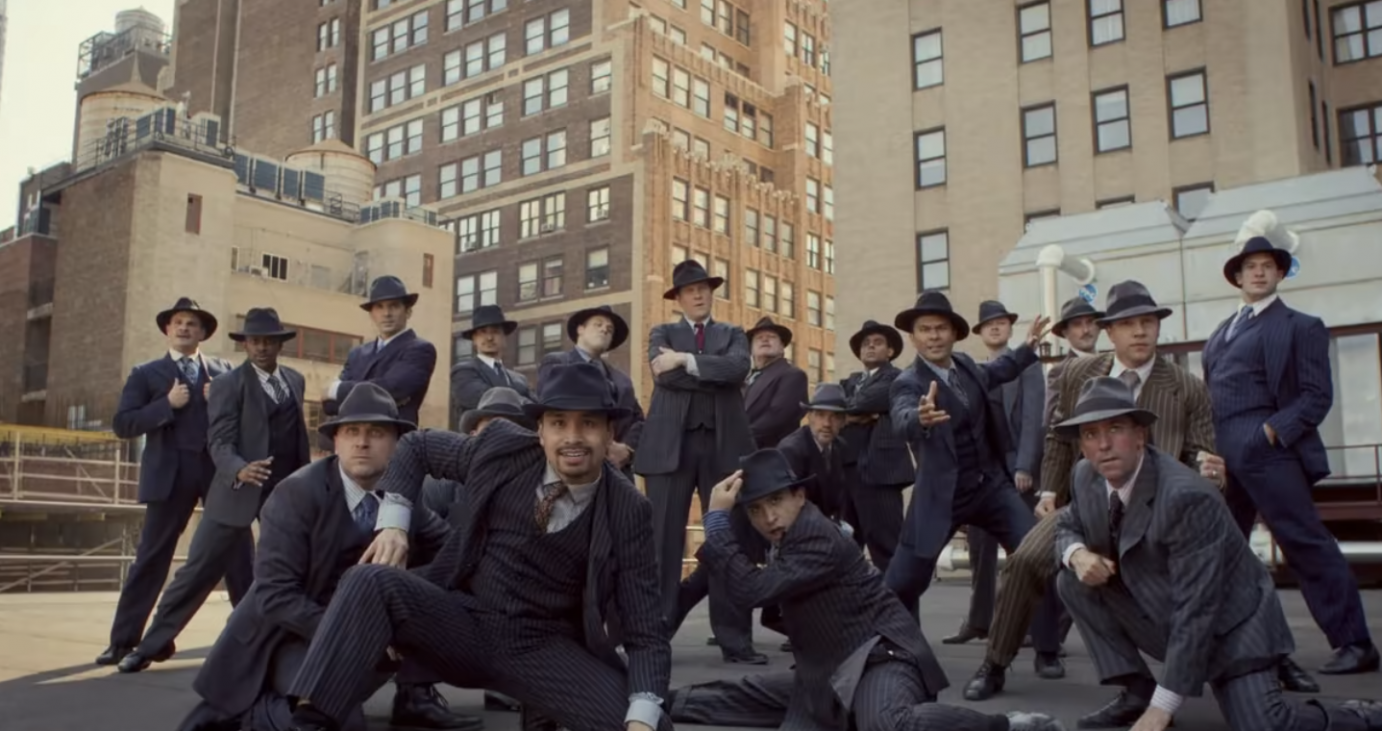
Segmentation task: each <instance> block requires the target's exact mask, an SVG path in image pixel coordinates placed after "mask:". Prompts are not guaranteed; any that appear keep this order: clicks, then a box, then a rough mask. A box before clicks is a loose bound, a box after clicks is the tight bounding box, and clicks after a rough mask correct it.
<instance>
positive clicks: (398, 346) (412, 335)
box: [360, 330, 417, 380]
mask: <svg viewBox="0 0 1382 731" xmlns="http://www.w3.org/2000/svg"><path fill="white" fill-rule="evenodd" d="M416 339H417V332H416V331H415V330H409V331H407V332H404V333H400V334H399V335H398V337H396V338H394V339H393V340H390V341H389V344H388V345H385V346H384V347H383V349H381V350H375V348H376V346H377V345H378V344H379V336H377V335H376V336H375V338H374V340H373V341H372V342H370V343H368V344H366V345H364V346H361V347H364V348H368V349H369V350H368V351H366V352H369V351H373V352H372V353H370V355H369V356H368V357H369V363H367V364H365V375H364V376H363V377H362V378H361V379H360V380H368V379H369V377H370V376H371V375H373V373H374V369H375V368H377V367H379V366H381V365H384V364H386V363H392V362H393V361H394V359H396V358H397V357H398V354H399V353H401V352H403V351H404V350H405V349H406V348H407V347H408V346H410V345H411V344H412V341H414V340H416Z"/></svg>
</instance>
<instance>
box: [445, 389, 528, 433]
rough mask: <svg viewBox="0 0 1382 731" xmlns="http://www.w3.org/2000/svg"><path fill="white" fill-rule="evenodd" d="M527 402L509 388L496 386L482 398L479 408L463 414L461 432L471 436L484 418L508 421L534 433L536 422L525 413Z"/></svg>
mask: <svg viewBox="0 0 1382 731" xmlns="http://www.w3.org/2000/svg"><path fill="white" fill-rule="evenodd" d="M527 401H528V400H527V399H525V398H523V397H522V396H520V395H519V393H518V392H517V391H515V390H513V389H512V388H509V387H508V386H494V387H493V388H491V389H489V390H488V391H485V393H484V395H482V396H480V403H479V405H478V406H476V407H475V408H473V409H471V410H469V411H467V412H465V413H464V414H461V423H460V428H459V431H460V433H462V434H469V433H470V432H472V431H474V429H475V425H476V423H478V422H479V421H480V419H483V418H495V419H508V420H509V421H512V422H513V423H515V424H517V425H519V426H521V427H523V428H524V429H527V430H528V431H534V430H536V429H537V424H536V422H534V421H533V419H532V417H530V416H528V414H526V413H525V412H524V411H523V404H525V403H527Z"/></svg>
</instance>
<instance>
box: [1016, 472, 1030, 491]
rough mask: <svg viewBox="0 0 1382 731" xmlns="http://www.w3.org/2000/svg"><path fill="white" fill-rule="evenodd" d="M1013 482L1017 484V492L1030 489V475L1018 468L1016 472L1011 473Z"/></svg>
mask: <svg viewBox="0 0 1382 731" xmlns="http://www.w3.org/2000/svg"><path fill="white" fill-rule="evenodd" d="M1013 484H1015V485H1017V491H1018V492H1029V491H1030V490H1031V489H1032V476H1031V475H1030V474H1029V473H1026V472H1023V471H1022V470H1018V471H1017V474H1015V475H1013Z"/></svg>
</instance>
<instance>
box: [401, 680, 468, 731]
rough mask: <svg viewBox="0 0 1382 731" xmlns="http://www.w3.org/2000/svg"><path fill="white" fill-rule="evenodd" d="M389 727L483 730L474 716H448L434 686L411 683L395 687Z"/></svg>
mask: <svg viewBox="0 0 1382 731" xmlns="http://www.w3.org/2000/svg"><path fill="white" fill-rule="evenodd" d="M389 725H390V726H392V727H393V728H395V729H456V730H457V731H479V729H482V728H484V727H485V724H484V722H483V721H481V720H480V719H479V718H477V717H475V716H462V715H459V714H456V713H452V712H451V709H450V708H449V707H448V706H447V705H446V699H445V698H442V697H441V693H438V692H437V689H436V686H433V685H431V684H427V683H415V684H408V685H400V686H398V690H397V691H396V692H395V693H394V696H393V715H392V716H391V717H390V718H389Z"/></svg>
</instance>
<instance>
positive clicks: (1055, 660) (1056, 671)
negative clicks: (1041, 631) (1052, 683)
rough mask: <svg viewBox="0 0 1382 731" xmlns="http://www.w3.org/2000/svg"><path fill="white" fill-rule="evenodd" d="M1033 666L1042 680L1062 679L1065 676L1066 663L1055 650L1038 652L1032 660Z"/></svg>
mask: <svg viewBox="0 0 1382 731" xmlns="http://www.w3.org/2000/svg"><path fill="white" fill-rule="evenodd" d="M1032 667H1033V668H1034V669H1035V670H1036V674H1037V677H1038V678H1041V679H1042V680H1060V679H1061V678H1064V677H1065V663H1063V662H1061V659H1060V655H1059V654H1057V653H1054V652H1038V653H1037V655H1036V659H1035V660H1033V661H1032Z"/></svg>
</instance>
